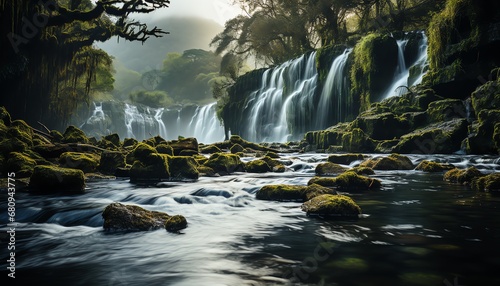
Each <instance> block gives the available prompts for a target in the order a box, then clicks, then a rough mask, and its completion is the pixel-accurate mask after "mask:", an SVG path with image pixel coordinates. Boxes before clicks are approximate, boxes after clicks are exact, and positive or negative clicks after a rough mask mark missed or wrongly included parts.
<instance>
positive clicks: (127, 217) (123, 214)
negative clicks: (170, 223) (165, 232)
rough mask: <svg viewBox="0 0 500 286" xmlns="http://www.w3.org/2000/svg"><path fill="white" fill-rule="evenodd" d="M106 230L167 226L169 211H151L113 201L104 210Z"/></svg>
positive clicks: (143, 229)
mask: <svg viewBox="0 0 500 286" xmlns="http://www.w3.org/2000/svg"><path fill="white" fill-rule="evenodd" d="M102 217H103V219H104V224H103V228H104V230H117V231H124V230H125V231H145V230H154V229H159V228H162V227H165V223H166V222H167V220H169V219H170V218H171V216H169V215H168V214H167V213H163V212H158V211H149V210H146V209H144V208H141V207H139V206H133V205H123V204H120V203H112V204H110V205H108V206H107V207H106V208H105V209H104V211H103V212H102Z"/></svg>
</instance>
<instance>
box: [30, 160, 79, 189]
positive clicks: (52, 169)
mask: <svg viewBox="0 0 500 286" xmlns="http://www.w3.org/2000/svg"><path fill="white" fill-rule="evenodd" d="M29 187H30V189H32V190H33V191H35V192H42V193H51V192H69V193H81V192H83V191H85V177H84V175H83V172H82V171H81V170H78V169H70V168H60V167H56V166H36V167H35V168H34V169H33V174H32V175H31V178H30V184H29Z"/></svg>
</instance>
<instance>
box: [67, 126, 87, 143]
mask: <svg viewBox="0 0 500 286" xmlns="http://www.w3.org/2000/svg"><path fill="white" fill-rule="evenodd" d="M62 141H63V142H64V143H81V144H88V143H89V138H88V137H87V136H86V135H85V133H84V132H83V131H82V130H80V129H79V128H78V127H76V126H73V125H70V126H68V127H67V128H66V131H64V134H63V140H62Z"/></svg>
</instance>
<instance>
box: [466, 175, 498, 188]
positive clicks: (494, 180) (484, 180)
mask: <svg viewBox="0 0 500 286" xmlns="http://www.w3.org/2000/svg"><path fill="white" fill-rule="evenodd" d="M471 187H472V189H473V190H475V191H479V192H482V191H487V192H498V191H500V173H492V174H488V175H486V176H484V177H477V178H475V179H473V180H472V183H471Z"/></svg>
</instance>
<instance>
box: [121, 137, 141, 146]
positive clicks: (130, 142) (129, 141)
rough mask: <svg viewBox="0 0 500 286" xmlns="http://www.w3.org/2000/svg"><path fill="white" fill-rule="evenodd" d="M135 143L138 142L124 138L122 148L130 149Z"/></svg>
mask: <svg viewBox="0 0 500 286" xmlns="http://www.w3.org/2000/svg"><path fill="white" fill-rule="evenodd" d="M137 143H139V142H138V141H137V140H136V139H134V138H125V140H123V147H132V146H135V145H136V144H137Z"/></svg>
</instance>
